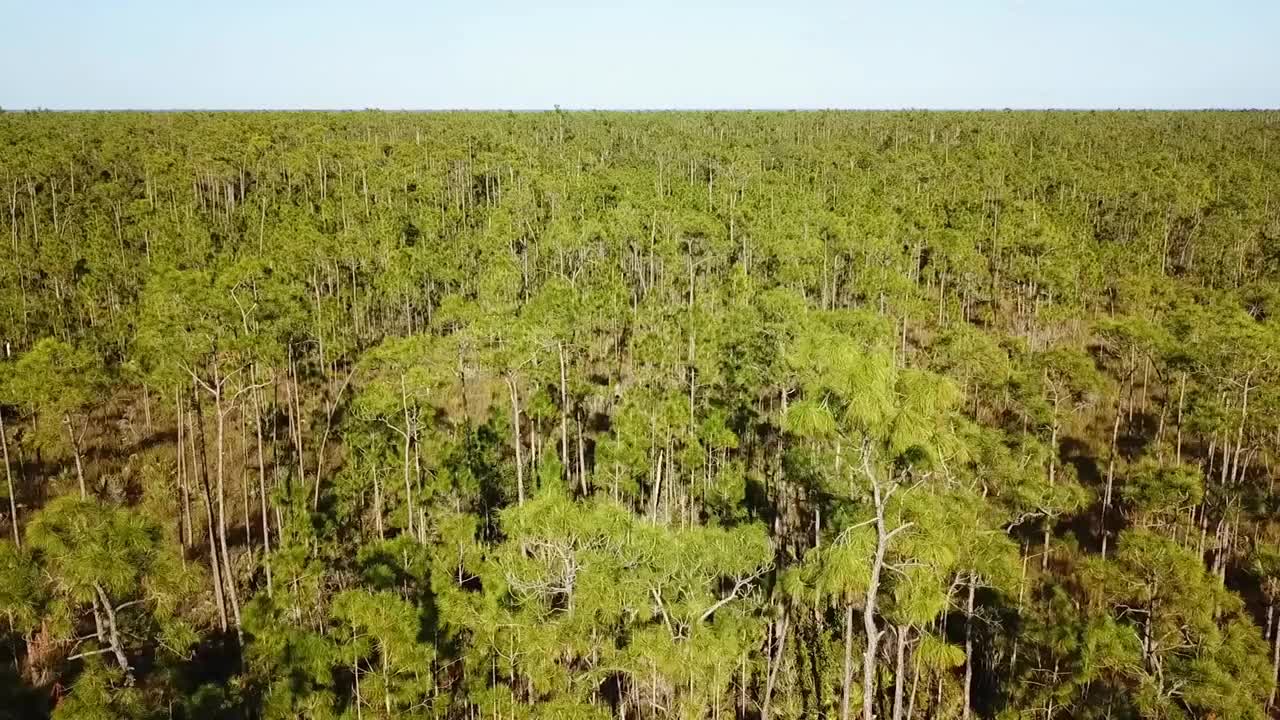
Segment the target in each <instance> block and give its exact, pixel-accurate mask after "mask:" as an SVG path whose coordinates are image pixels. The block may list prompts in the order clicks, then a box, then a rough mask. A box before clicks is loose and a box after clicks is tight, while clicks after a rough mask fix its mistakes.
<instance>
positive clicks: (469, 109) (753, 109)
mask: <svg viewBox="0 0 1280 720" xmlns="http://www.w3.org/2000/svg"><path fill="white" fill-rule="evenodd" d="M1277 110H1280V106H1277V107H1264V106H1208V105H1206V106H1187V107H1154V106H1137V105H1134V106H1107V107H1104V106H1078V107H1068V106H971V107H965V106H959V107H942V106H919V107H916V106H868V107H837V106H831V107H715V106H706V107H697V106H686V107H588V106H580V107H562V106H559V105H553V106H551V107H496V106H495V107H441V108H413V107H401V108H392V107H377V106H368V107H292V108H290V107H117V108H113V107H107V108H93V107H83V108H78V107H39V106H37V107H22V108H7V107H4V106H3V104H0V114H7V113H12V114H34V113H113V112H116V113H184V112H206V113H273V112H278V113H348V112H349V113H358V112H385V113H421V114H427V113H543V112H599V113H680V112H717V113H750V112H769V113H791V112H793V113H819V112H885V113H890V112H937V113H944V112H974V113H977V112H1274V111H1277Z"/></svg>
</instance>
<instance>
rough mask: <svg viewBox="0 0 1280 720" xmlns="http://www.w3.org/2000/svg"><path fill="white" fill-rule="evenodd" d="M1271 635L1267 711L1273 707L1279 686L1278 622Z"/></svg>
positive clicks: (1279, 627) (1279, 640)
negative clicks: (1269, 691) (1269, 688)
mask: <svg viewBox="0 0 1280 720" xmlns="http://www.w3.org/2000/svg"><path fill="white" fill-rule="evenodd" d="M1277 625H1278V626H1277V628H1276V631H1275V632H1273V633H1271V694H1270V695H1269V696H1268V697H1267V709H1271V708H1273V707H1275V704H1276V686H1277V685H1278V684H1280V622H1278V624H1277Z"/></svg>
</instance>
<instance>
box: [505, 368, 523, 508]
mask: <svg viewBox="0 0 1280 720" xmlns="http://www.w3.org/2000/svg"><path fill="white" fill-rule="evenodd" d="M506 381H507V388H509V389H510V390H511V435H512V438H511V439H512V441H513V444H514V445H515V448H516V497H517V500H518V502H519V504H520V505H523V504H524V458H523V457H522V453H521V450H520V396H519V395H517V394H516V383H515V380H513V379H512V378H511V377H507V378H506Z"/></svg>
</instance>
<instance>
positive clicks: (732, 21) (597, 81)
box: [0, 0, 1280, 109]
mask: <svg viewBox="0 0 1280 720" xmlns="http://www.w3.org/2000/svg"><path fill="white" fill-rule="evenodd" d="M0 18H2V19H3V21H4V25H5V32H4V41H3V42H2V43H0V107H3V108H8V109H20V108H35V107H44V108H51V109H118V108H145V109H188V108H211V109H239V108H246V109H247V108H282V109H300V108H365V107H377V108H384V109H401V108H405V109H448V108H502V109H507V108H510V109H539V108H549V107H551V106H553V105H556V104H558V105H561V106H563V107H566V108H619V109H633V108H832V107H838V108H899V107H912V108H985V107H994V108H1004V107H1012V108H1026V107H1035V108H1041V107H1051V108H1113V107H1126V108H1128V107H1150V108H1183V107H1195V108H1200V107H1232V108H1238V107H1269V108H1275V107H1278V106H1280V0H1219V1H1217V2H1212V1H1206V2H1193V1H1191V0H1163V1H1161V0H1074V1H1072V0H950V1H948V0H898V1H896V2H892V1H890V0H881V1H872V0H845V1H844V2H837V1H836V0H791V1H790V2H785V1H779V2H774V3H764V2H755V1H752V0H739V1H738V2H725V1H723V0H686V1H685V2H679V1H675V0H651V1H650V2H607V1H602V2H594V3H592V2H554V3H538V2H519V1H517V0H490V1H489V2H487V3H482V2H462V1H457V2H434V1H432V0H418V1H417V2H414V1H412V0H366V1H364V2H357V1H354V0H349V1H348V2H334V1H329V0H320V1H312V2H304V1H302V0H279V1H275V2H272V1H271V0H259V1H257V2H254V1H253V0H218V1H216V2H202V3H195V2H188V1H186V0H118V1H114V2H113V1H108V0H103V1H101V2H91V1H90V0H82V1H80V2H72V1H69V0H25V1H18V0H0Z"/></svg>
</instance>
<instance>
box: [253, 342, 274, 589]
mask: <svg viewBox="0 0 1280 720" xmlns="http://www.w3.org/2000/svg"><path fill="white" fill-rule="evenodd" d="M253 375H254V377H253V382H254V384H255V385H256V384H257V375H258V370H257V367H256V366H255V367H254V369H253ZM253 425H254V431H255V433H256V435H257V440H258V510H259V512H260V513H262V569H263V572H264V573H266V576H267V597H271V595H272V590H273V588H272V584H271V525H270V520H269V513H268V512H267V463H266V460H265V459H264V458H263V455H262V388H254V390H253Z"/></svg>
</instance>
